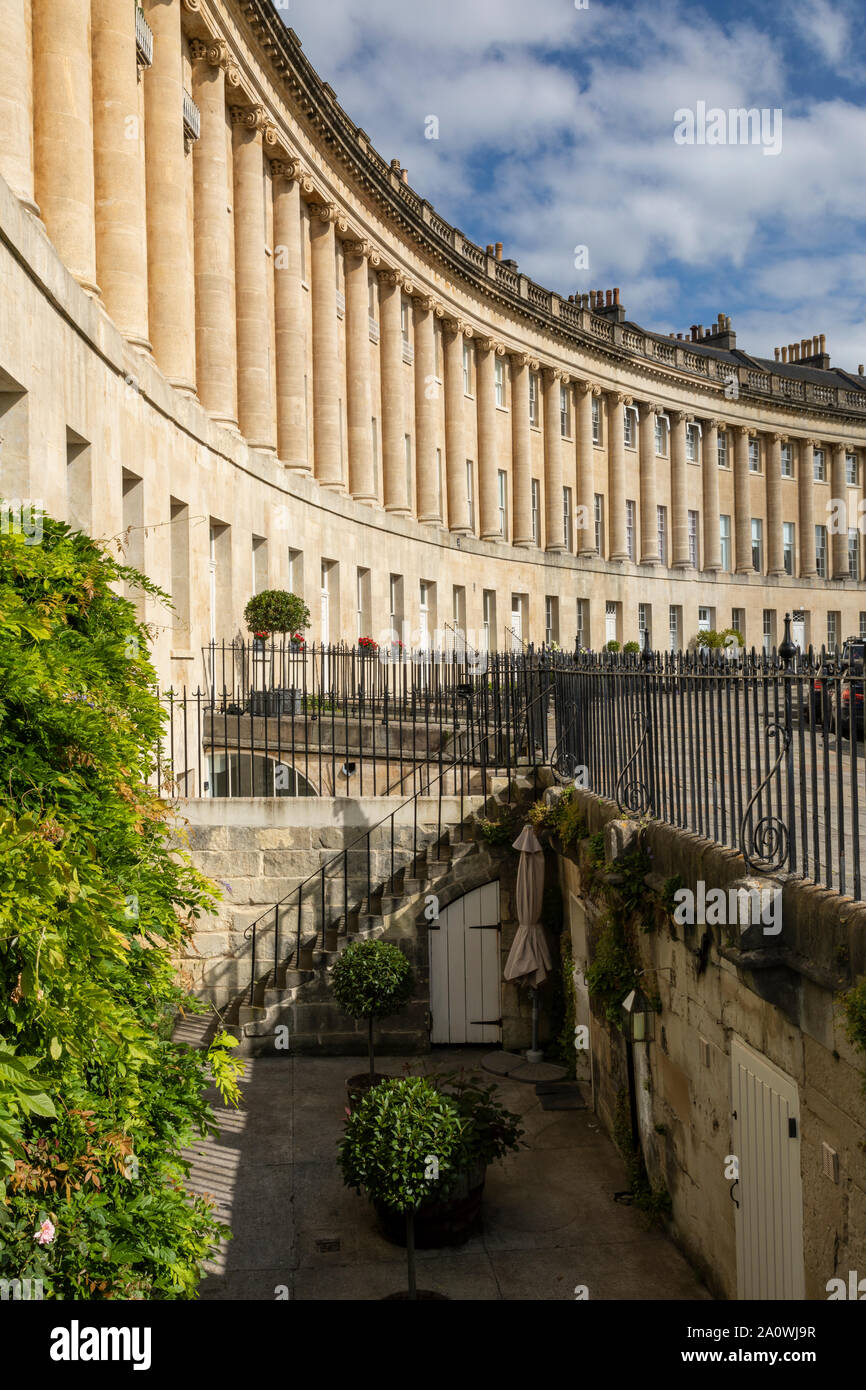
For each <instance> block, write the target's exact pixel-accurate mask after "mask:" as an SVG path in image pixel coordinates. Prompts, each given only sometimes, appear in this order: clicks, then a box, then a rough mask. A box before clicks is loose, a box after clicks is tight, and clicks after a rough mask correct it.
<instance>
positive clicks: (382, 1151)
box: [337, 1076, 463, 1298]
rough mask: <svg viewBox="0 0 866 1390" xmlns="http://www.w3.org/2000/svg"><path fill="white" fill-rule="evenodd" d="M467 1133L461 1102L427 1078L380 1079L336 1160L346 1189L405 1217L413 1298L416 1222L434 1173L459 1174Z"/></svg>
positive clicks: (349, 1126)
mask: <svg viewBox="0 0 866 1390" xmlns="http://www.w3.org/2000/svg"><path fill="white" fill-rule="evenodd" d="M462 1131H463V1122H462V1121H461V1119H460V1112H459V1110H458V1107H457V1104H456V1102H455V1101H454V1100H453V1099H452V1098H451V1097H449V1096H446V1095H444V1094H443V1092H442V1091H440V1090H438V1089H437V1088H436V1087H435V1086H434V1085H432V1084H431V1083H430V1082H429V1081H428V1080H427V1079H426V1078H425V1077H423V1076H410V1077H406V1078H405V1079H402V1080H397V1079H396V1078H394V1079H390V1080H387V1081H381V1082H380V1083H379V1085H378V1086H374V1087H373V1088H372V1090H370V1091H368V1092H367V1094H366V1096H365V1097H364V1099H363V1100H362V1101H361V1103H360V1104H359V1105H357V1106H356V1107H355V1108H354V1109H353V1111H352V1113H351V1115H350V1116H349V1117H348V1119H347V1121H346V1129H345V1133H344V1135H343V1138H342V1140H341V1141H340V1147H339V1152H338V1157H337V1162H338V1163H339V1166H340V1170H341V1172H342V1174H343V1181H344V1182H345V1184H346V1186H347V1187H351V1188H354V1189H355V1190H356V1191H358V1192H360V1191H365V1192H366V1193H367V1195H368V1196H369V1197H371V1198H372V1200H373V1201H374V1202H382V1203H384V1204H385V1206H388V1207H393V1208H394V1209H395V1210H396V1211H402V1212H404V1213H405V1214H406V1229H407V1240H406V1256H407V1260H408V1268H409V1297H410V1298H414V1297H415V1296H416V1294H415V1248H414V1241H413V1239H412V1238H411V1235H412V1219H413V1217H414V1213H415V1212H416V1211H417V1209H418V1207H420V1205H421V1203H422V1202H423V1201H425V1200H426V1199H427V1198H429V1196H430V1192H431V1179H432V1174H433V1172H434V1171H435V1172H436V1173H437V1174H438V1176H439V1178H440V1180H441V1179H443V1178H447V1177H448V1176H449V1175H452V1176H453V1175H455V1174H456V1171H457V1170H458V1167H459V1165H460V1162H461V1159H462V1148H461V1134H462ZM431 1159H434V1160H435V1169H434V1168H433V1165H432V1164H431Z"/></svg>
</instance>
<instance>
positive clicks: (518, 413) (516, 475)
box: [511, 352, 538, 545]
mask: <svg viewBox="0 0 866 1390" xmlns="http://www.w3.org/2000/svg"><path fill="white" fill-rule="evenodd" d="M537 369H538V363H537V362H533V361H532V359H531V358H530V357H528V356H527V355H526V353H517V352H513V353H512V354H511V457H512V465H511V505H512V509H513V515H514V521H513V544H514V545H532V445H531V436H530V433H529V428H530V426H529V373H530V371H531V370H537Z"/></svg>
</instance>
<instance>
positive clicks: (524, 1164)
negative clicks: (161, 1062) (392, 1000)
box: [188, 1048, 709, 1302]
mask: <svg viewBox="0 0 866 1390" xmlns="http://www.w3.org/2000/svg"><path fill="white" fill-rule="evenodd" d="M491 1058H494V1059H495V1063H494V1065H495V1066H498V1067H505V1066H507V1067H508V1068H509V1072H505V1071H500V1072H499V1073H498V1074H497V1073H494V1074H497V1075H498V1080H497V1086H498V1088H499V1092H500V1095H501V1098H502V1100H503V1103H504V1104H505V1105H507V1106H508V1108H509V1109H511V1110H513V1111H515V1112H516V1113H517V1114H519V1115H520V1118H521V1124H522V1125H523V1128H524V1131H525V1140H524V1142H525V1147H523V1148H521V1149H520V1150H518V1151H517V1152H516V1153H510V1154H508V1155H506V1157H505V1159H504V1160H503V1161H502V1162H501V1163H497V1164H493V1165H491V1167H490V1168H489V1169H488V1172H487V1182H486V1187H485V1197H484V1207H483V1224H482V1226H481V1228H480V1230H479V1231H478V1232H477V1233H476V1234H475V1235H473V1236H472V1238H471V1239H470V1240H469V1241H467V1243H466V1244H465V1245H463V1246H460V1247H457V1248H444V1249H439V1250H420V1251H419V1252H418V1272H419V1277H418V1282H419V1287H421V1288H425V1289H432V1290H434V1291H435V1292H438V1293H442V1294H445V1295H446V1296H447V1297H448V1298H451V1299H454V1300H460V1301H463V1300H466V1301H478V1300H497V1301H498V1300H500V1299H505V1300H523V1299H540V1300H548V1299H553V1300H562V1299H574V1297H575V1293H574V1289H575V1286H577V1285H581V1284H585V1285H587V1287H588V1289H589V1296H590V1298H591V1299H596V1298H617V1299H646V1298H682V1299H695V1300H699V1299H706V1298H708V1297H709V1294H708V1293H707V1291H706V1289H705V1288H704V1287H703V1286H702V1285H701V1284H700V1283H699V1282H698V1280H697V1277H696V1276H695V1274H694V1273H693V1272H692V1270H691V1269H690V1267H689V1265H688V1264H687V1262H686V1260H685V1259H684V1258H683V1256H682V1255H681V1254H680V1253H679V1251H678V1250H677V1249H676V1247H675V1246H674V1245H673V1243H672V1242H671V1241H670V1240H669V1239H668V1237H667V1236H666V1235H665V1234H664V1233H663V1232H660V1231H659V1230H651V1229H649V1228H648V1226H647V1222H646V1218H645V1217H644V1215H643V1214H642V1213H641V1212H639V1211H638V1210H637V1209H635V1208H633V1207H627V1206H624V1205H622V1204H621V1203H619V1202H616V1201H614V1194H615V1193H616V1192H619V1191H622V1189H623V1188H624V1187H625V1186H626V1177H625V1169H624V1166H623V1163H622V1160H621V1159H620V1157H619V1155H618V1153H617V1151H616V1149H615V1148H614V1146H613V1144H612V1143H611V1141H610V1139H609V1138H608V1137H607V1135H606V1134H605V1132H604V1131H603V1129H602V1128H601V1125H600V1123H599V1121H598V1120H597V1118H596V1116H595V1115H594V1113H593V1112H592V1110H589V1109H587V1110H574V1111H563V1112H560V1113H550V1112H548V1111H546V1110H545V1109H544V1108H543V1104H542V1102H543V1100H544V1099H545V1094H550V1092H546V1093H545V1094H542V1095H537V1094H536V1092H535V1088H534V1086H531V1085H527V1084H526V1082H525V1081H524V1080H522V1079H517V1077H516V1076H515V1075H513V1074H511V1072H512V1071H519V1070H524V1071H529V1072H530V1073H535V1075H534V1076H531V1077H530V1076H527V1077H526V1080H527V1081H528V1080H530V1079H531V1080H533V1081H536V1082H542V1083H544V1082H548V1081H552V1080H554V1079H555V1078H553V1077H550V1076H549V1075H548V1074H545V1073H544V1072H543V1073H542V1075H538V1072H539V1070H540V1068H541V1067H542V1066H544V1065H545V1064H539V1065H538V1066H532V1067H530V1065H529V1064H528V1063H526V1061H525V1059H524V1058H523V1057H521V1056H519V1055H518V1054H515V1053H511V1054H508V1053H502V1052H496V1053H489V1052H485V1050H484V1049H483V1048H443V1049H438V1048H437V1049H436V1050H435V1051H434V1052H432V1053H431V1054H430V1055H428V1056H423V1057H413V1058H411V1059H404V1058H394V1057H382V1058H378V1057H377V1070H381V1071H385V1072H391V1073H393V1074H394V1075H397V1076H400V1075H406V1074H407V1071H408V1072H409V1073H411V1074H413V1075H431V1074H435V1073H437V1072H445V1071H453V1070H455V1069H459V1068H461V1067H462V1068H464V1069H465V1070H467V1071H468V1072H470V1073H477V1074H479V1075H484V1074H485V1071H486V1072H487V1073H488V1075H489V1074H490V1069H489V1068H488V1067H487V1062H488V1060H489V1059H491ZM482 1068H483V1070H482ZM358 1070H359V1066H358V1059H357V1058H356V1057H291V1058H286V1057H261V1058H254V1059H251V1060H250V1061H249V1062H248V1063H247V1065H246V1069H245V1077H244V1080H243V1082H242V1088H243V1091H244V1103H243V1105H242V1107H241V1109H239V1110H232V1109H228V1108H225V1107H222V1106H221V1103H220V1102H219V1098H218V1096H216V1093H213V1095H212V1104H214V1106H215V1109H216V1112H217V1119H218V1123H219V1125H220V1132H219V1135H218V1136H216V1137H214V1138H210V1137H209V1138H207V1139H203V1140H198V1141H196V1143H195V1144H194V1145H193V1146H192V1147H191V1149H190V1150H189V1152H188V1157H189V1159H190V1161H191V1164H192V1174H191V1183H192V1186H193V1188H194V1190H195V1191H197V1192H209V1193H211V1194H212V1195H213V1197H214V1200H215V1202H216V1209H217V1212H218V1214H219V1216H220V1218H221V1219H222V1220H223V1221H224V1222H225V1223H226V1224H227V1225H228V1226H230V1227H231V1229H232V1232H233V1234H234V1239H233V1240H231V1241H227V1242H225V1243H224V1244H223V1245H222V1246H221V1248H220V1250H219V1252H218V1254H217V1255H216V1257H215V1258H214V1259H213V1261H212V1262H211V1264H210V1265H209V1267H208V1272H207V1276H206V1278H205V1279H204V1280H203V1281H202V1284H201V1286H200V1295H201V1297H202V1298H203V1299H207V1300H209V1301H226V1302H232V1301H243V1300H256V1301H262V1300H267V1301H274V1302H280V1301H288V1300H289V1299H298V1300H301V1301H316V1300H325V1301H349V1300H357V1299H362V1300H370V1299H373V1300H377V1299H383V1298H386V1297H387V1296H388V1295H389V1294H393V1293H396V1292H399V1291H400V1290H401V1289H402V1288H403V1287H405V1267H406V1255H405V1251H404V1250H403V1249H402V1248H401V1247H400V1246H398V1245H393V1244H392V1243H391V1242H390V1241H389V1240H387V1239H386V1238H385V1236H384V1235H383V1234H382V1232H381V1231H380V1229H379V1227H378V1224H377V1221H376V1217H375V1213H374V1211H373V1209H372V1207H371V1205H370V1203H369V1202H368V1201H367V1199H366V1198H365V1197H364V1196H362V1195H359V1194H358V1193H355V1192H352V1191H350V1190H349V1189H348V1188H346V1187H345V1185H344V1184H343V1181H342V1178H341V1176H340V1172H339V1169H338V1166H337V1161H336V1157H337V1144H338V1141H339V1139H340V1136H341V1135H342V1132H343V1125H344V1122H345V1105H346V1078H347V1077H348V1076H350V1075H352V1074H353V1073H355V1072H357V1071H358ZM546 1070H547V1071H548V1072H549V1071H551V1070H552V1071H554V1072H556V1073H557V1074H559V1073H560V1072H561V1071H562V1069H561V1068H553V1067H549V1065H548V1066H547V1068H546ZM553 1094H554V1095H555V1094H556V1091H554V1092H553Z"/></svg>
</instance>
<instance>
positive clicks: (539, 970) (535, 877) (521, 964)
mask: <svg viewBox="0 0 866 1390" xmlns="http://www.w3.org/2000/svg"><path fill="white" fill-rule="evenodd" d="M512 849H516V850H518V851H519V852H520V863H519V864H518V866H517V890H516V900H517V904H516V905H517V933H516V935H515V937H514V942H513V944H512V947H511V950H510V951H509V952H508V960H507V961H506V962H505V971H504V974H505V978H506V980H520V979H523V982H524V983H525V984H527V985H530V986H532V987H533V988H537V987H538V986H539V985H541V984H543V983H544V981H545V980H546V979H547V976H548V975H549V974H550V971H551V969H552V968H553V967H552V962H551V959H550V950H549V948H548V945H547V936H546V933H545V930H544V928H543V926H542V925H541V921H540V917H541V900H542V896H543V894H544V851H543V850H542V848H541V845H540V844H539V843H538V839H537V837H536V834H535V831H534V830H533V829H532V826H531V825H525V826H524V827H523V829H522V830H521V832H520V834H519V835H518V837H517V839H516V840H515V841H514V844H513V845H512Z"/></svg>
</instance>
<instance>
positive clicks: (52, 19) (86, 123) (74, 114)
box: [0, 0, 180, 294]
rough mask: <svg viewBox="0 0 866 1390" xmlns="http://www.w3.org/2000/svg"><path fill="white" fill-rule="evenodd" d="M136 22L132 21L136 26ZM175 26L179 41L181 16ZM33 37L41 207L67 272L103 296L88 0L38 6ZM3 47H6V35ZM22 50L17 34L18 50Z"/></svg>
mask: <svg viewBox="0 0 866 1390" xmlns="http://www.w3.org/2000/svg"><path fill="white" fill-rule="evenodd" d="M12 3H13V4H14V3H15V0H12ZM132 19H133V17H132V15H130V19H129V23H130V25H132ZM176 19H177V27H178V38H179V36H180V12H179V11H178V14H177V15H176ZM20 24H21V20H20V19H18V20H16V21H14V22H13V35H15V33H16V31H20ZM32 33H33V92H34V103H33V162H34V173H35V189H36V201H37V202H38V204H39V207H40V210H41V213H42V220H43V222H44V223H45V227H46V230H47V232H48V235H49V236H50V238H51V240H52V241H53V243H54V247H55V249H56V251H57V254H58V255H59V256H60V259H61V260H62V261H63V263H64V265H65V266H66V268H67V270H69V271H70V272H71V273H72V274H73V275H74V276H75V278H76V280H77V281H78V282H79V284H80V285H82V287H83V288H84V289H86V290H88V291H90V293H91V294H98V293H99V289H98V287H97V284H96V236H95V231H94V186H93V94H92V73H91V64H90V0H38V4H36V5H34V6H33V29H32ZM0 42H2V43H3V44H5V42H6V34H5V31H4V32H2V39H0ZM20 44H21V38H20V32H18V45H19V48H20ZM179 59H180V53H179V51H178V60H179ZM12 82H13V89H14V88H15V87H17V86H18V85H19V84H20V85H22V86H24V87H25V89H26V76H25V74H24V73H19V74H18V75H17V76H13V78H12ZM19 143H20V142H19Z"/></svg>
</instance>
